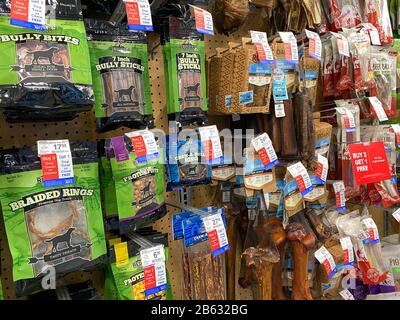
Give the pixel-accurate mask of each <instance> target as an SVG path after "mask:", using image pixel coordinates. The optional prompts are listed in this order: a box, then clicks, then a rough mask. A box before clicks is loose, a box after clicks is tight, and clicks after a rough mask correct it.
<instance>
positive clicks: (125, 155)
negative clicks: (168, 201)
mask: <svg viewBox="0 0 400 320" xmlns="http://www.w3.org/2000/svg"><path fill="white" fill-rule="evenodd" d="M147 132H149V131H147ZM110 140H111V145H112V147H113V149H112V157H111V168H112V173H113V179H114V182H115V190H116V195H117V205H118V216H119V228H120V232H121V233H127V232H129V231H134V230H136V229H137V228H139V227H141V226H144V225H146V224H149V223H152V222H154V221H156V220H158V219H160V218H162V217H163V216H164V215H165V214H166V206H165V203H164V166H163V161H162V159H163V157H164V154H163V150H162V149H159V150H158V152H157V154H156V157H154V158H153V159H152V160H149V161H147V160H145V161H142V160H140V157H138V154H139V151H137V153H136V152H135V150H134V147H133V143H132V140H131V139H129V137H128V136H126V135H125V136H120V137H114V138H111V139H110ZM106 144H107V140H106Z"/></svg>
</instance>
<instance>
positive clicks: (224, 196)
mask: <svg viewBox="0 0 400 320" xmlns="http://www.w3.org/2000/svg"><path fill="white" fill-rule="evenodd" d="M222 202H223V203H230V202H231V192H230V191H222Z"/></svg>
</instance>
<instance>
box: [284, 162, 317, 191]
mask: <svg viewBox="0 0 400 320" xmlns="http://www.w3.org/2000/svg"><path fill="white" fill-rule="evenodd" d="M287 170H288V171H289V173H290V174H291V175H292V177H293V178H295V179H296V182H297V185H298V187H299V190H300V193H301V194H302V195H303V197H304V196H305V195H306V194H308V193H310V192H311V191H313V189H314V188H313V186H312V182H311V178H310V176H309V174H308V172H307V169H306V168H305V167H304V165H303V164H302V163H301V162H297V163H295V164H293V165H291V166H289V167H288V168H287Z"/></svg>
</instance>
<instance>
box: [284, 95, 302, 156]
mask: <svg viewBox="0 0 400 320" xmlns="http://www.w3.org/2000/svg"><path fill="white" fill-rule="evenodd" d="M283 105H284V107H285V115H286V116H285V117H283V118H279V122H280V129H281V141H280V143H281V156H283V157H291V156H297V154H298V147H297V139H296V129H295V128H296V124H295V121H294V108H293V103H292V101H291V100H285V101H284V103H283Z"/></svg>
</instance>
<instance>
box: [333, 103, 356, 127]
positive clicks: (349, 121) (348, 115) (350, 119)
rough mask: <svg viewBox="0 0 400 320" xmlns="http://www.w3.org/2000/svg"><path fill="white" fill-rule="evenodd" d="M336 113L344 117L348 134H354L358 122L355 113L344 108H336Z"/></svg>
mask: <svg viewBox="0 0 400 320" xmlns="http://www.w3.org/2000/svg"><path fill="white" fill-rule="evenodd" d="M336 111H337V112H338V113H340V114H341V115H342V116H343V119H344V126H345V129H346V132H354V131H355V130H356V120H355V119H354V115H353V113H352V112H351V111H350V110H348V109H346V108H343V107H339V108H336Z"/></svg>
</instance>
